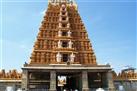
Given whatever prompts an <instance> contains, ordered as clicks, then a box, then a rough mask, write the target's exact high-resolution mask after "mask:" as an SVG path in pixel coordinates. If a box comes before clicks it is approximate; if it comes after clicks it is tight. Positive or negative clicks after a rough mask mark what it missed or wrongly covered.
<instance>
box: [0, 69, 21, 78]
mask: <svg viewBox="0 0 137 91" xmlns="http://www.w3.org/2000/svg"><path fill="white" fill-rule="evenodd" d="M21 77H22V73H19V72H17V70H15V69H14V70H10V71H9V72H6V71H5V70H4V69H3V70H1V71H0V80H21Z"/></svg>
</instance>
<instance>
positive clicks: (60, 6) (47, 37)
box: [22, 0, 114, 91]
mask: <svg viewBox="0 0 137 91" xmlns="http://www.w3.org/2000/svg"><path fill="white" fill-rule="evenodd" d="M22 69H23V74H22V89H23V90H25V91H26V90H33V89H49V90H50V91H61V89H68V90H70V89H73V90H75V89H78V90H79V91H89V90H90V89H96V88H99V87H102V88H105V89H109V91H111V90H112V91H113V89H114V87H113V81H112V74H111V68H110V66H109V65H98V64H97V62H96V57H95V54H94V51H93V49H92V45H91V43H90V40H89V39H88V34H87V31H86V29H85V26H84V24H83V22H82V20H81V18H80V15H79V13H78V9H77V4H76V3H75V2H74V0H49V3H48V9H47V11H46V13H45V16H44V19H43V21H42V25H41V26H40V28H39V33H38V36H37V40H36V42H35V44H34V49H33V52H32V54H31V57H30V62H29V63H25V64H24V67H23V68H22ZM58 77H65V78H66V83H65V84H62V85H60V84H59V79H58Z"/></svg>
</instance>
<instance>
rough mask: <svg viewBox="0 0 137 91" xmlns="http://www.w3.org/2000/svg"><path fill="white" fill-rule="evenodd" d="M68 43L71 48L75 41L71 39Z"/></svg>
mask: <svg viewBox="0 0 137 91" xmlns="http://www.w3.org/2000/svg"><path fill="white" fill-rule="evenodd" d="M68 44H69V46H68V47H69V48H72V45H73V43H72V41H71V40H70V41H69V43H68Z"/></svg>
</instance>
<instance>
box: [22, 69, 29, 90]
mask: <svg viewBox="0 0 137 91" xmlns="http://www.w3.org/2000/svg"><path fill="white" fill-rule="evenodd" d="M28 80H29V79H28V70H23V73H22V91H28Z"/></svg>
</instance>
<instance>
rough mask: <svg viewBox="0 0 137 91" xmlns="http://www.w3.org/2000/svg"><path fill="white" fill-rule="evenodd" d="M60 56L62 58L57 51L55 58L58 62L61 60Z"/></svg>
mask: <svg viewBox="0 0 137 91" xmlns="http://www.w3.org/2000/svg"><path fill="white" fill-rule="evenodd" d="M61 58H62V56H61V54H60V53H59V52H58V54H57V55H56V60H57V62H58V63H59V62H61Z"/></svg>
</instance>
